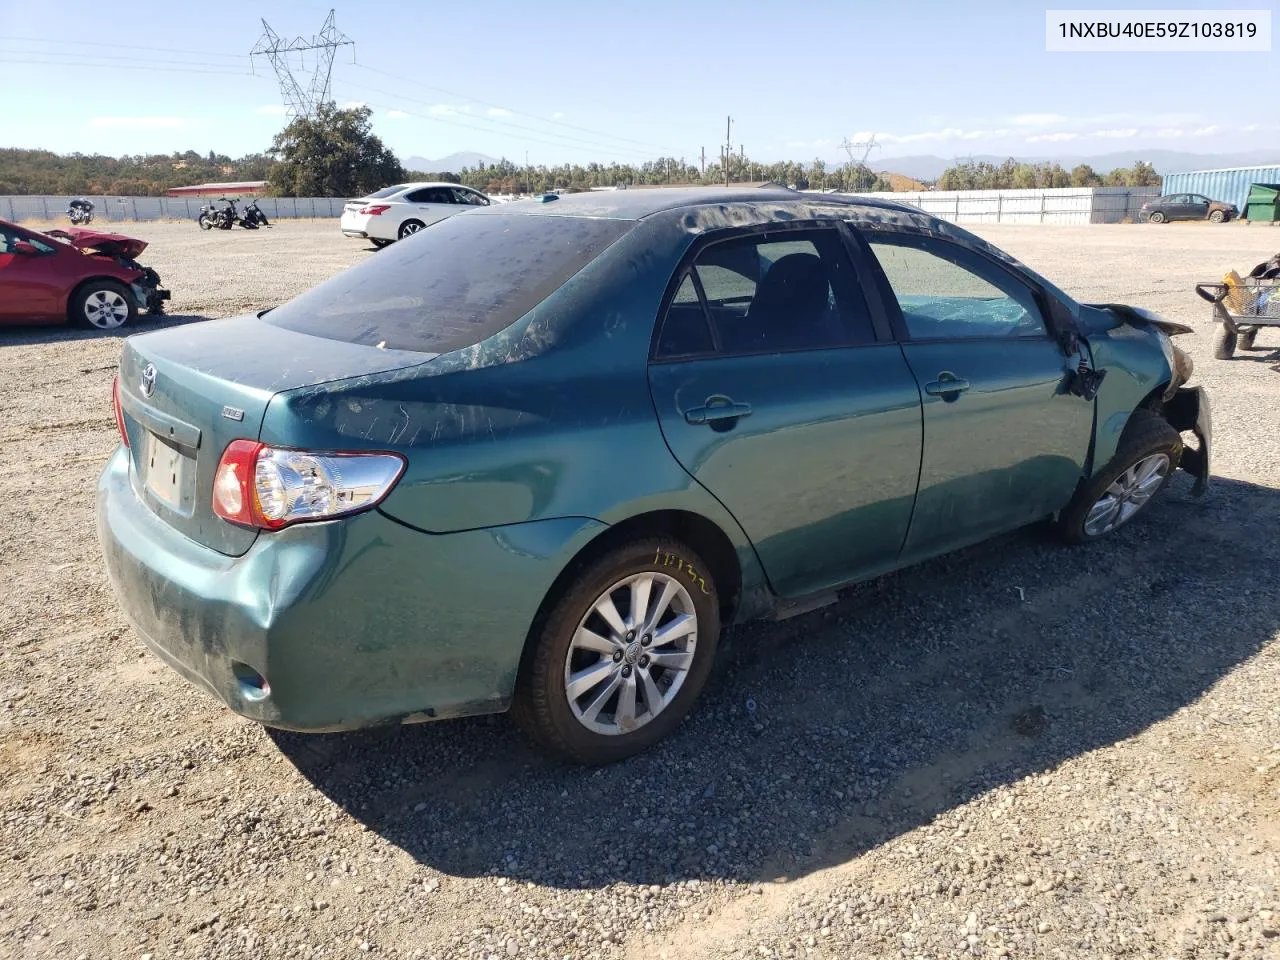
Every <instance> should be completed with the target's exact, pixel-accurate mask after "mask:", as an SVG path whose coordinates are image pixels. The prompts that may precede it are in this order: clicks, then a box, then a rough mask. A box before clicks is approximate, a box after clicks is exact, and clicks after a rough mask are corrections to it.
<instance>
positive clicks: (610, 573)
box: [511, 537, 720, 765]
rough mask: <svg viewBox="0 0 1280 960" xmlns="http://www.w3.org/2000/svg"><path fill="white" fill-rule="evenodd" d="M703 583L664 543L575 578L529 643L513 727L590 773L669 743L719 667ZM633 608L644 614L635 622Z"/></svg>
mask: <svg viewBox="0 0 1280 960" xmlns="http://www.w3.org/2000/svg"><path fill="white" fill-rule="evenodd" d="M708 571H709V568H708V567H707V565H706V564H705V563H704V562H703V561H702V559H701V558H700V557H699V556H698V555H697V554H696V553H694V552H693V551H692V550H691V549H690V548H689V547H688V546H686V545H685V544H683V543H681V542H680V541H678V540H674V539H672V538H670V537H655V538H652V539H646V540H640V541H637V542H634V543H629V544H625V545H622V546H619V547H617V548H615V549H613V550H610V551H609V552H608V553H606V554H604V555H603V556H601V557H599V558H597V559H596V560H593V561H591V562H590V563H588V564H586V565H585V566H584V567H582V569H580V570H578V571H577V572H576V574H575V575H574V576H573V578H572V580H571V581H570V582H569V584H568V585H567V586H566V587H565V588H564V589H563V591H562V592H561V593H560V595H559V596H558V597H557V598H556V599H555V600H554V601H553V603H552V605H551V608H550V612H549V613H548V614H547V615H546V617H545V618H543V619H542V621H541V625H540V626H539V627H536V628H535V632H534V633H533V634H532V635H531V636H530V639H529V644H530V645H529V647H528V648H527V649H526V651H525V657H524V662H523V663H522V665H521V670H520V677H519V679H518V680H517V682H516V690H515V697H514V699H513V701H512V706H511V713H512V717H513V719H515V721H516V723H518V724H519V725H520V727H521V728H523V729H524V731H525V732H526V733H527V734H528V735H529V736H530V737H532V738H533V739H534V740H536V741H537V742H539V743H540V744H542V745H543V746H545V747H547V748H549V749H551V750H554V751H556V752H557V753H560V754H562V755H564V756H566V757H568V758H570V759H572V760H575V761H577V762H578V763H583V764H588V765H595V764H602V763H612V762H614V761H617V760H622V759H623V758H625V757H629V756H632V755H633V754H636V753H639V752H640V751H642V750H645V749H647V748H648V747H650V746H652V745H653V744H654V743H656V742H657V741H659V740H661V739H662V738H663V737H665V736H666V735H667V734H669V733H670V732H671V731H672V730H673V729H675V727H676V726H678V725H679V723H680V721H681V720H683V719H684V717H685V716H686V715H687V714H688V713H689V711H690V709H691V708H692V706H693V704H694V701H695V700H697V698H698V694H699V693H700V692H701V691H702V687H703V685H704V684H705V683H706V680H707V676H708V675H709V674H710V672H711V666H712V663H713V661H714V659H715V652H716V643H717V641H718V640H719V637H720V605H719V597H718V596H717V593H716V585H715V583H714V582H713V581H712V580H711V578H710V576H709V573H708ZM645 584H647V585H645ZM632 602H636V603H643V604H644V610H643V611H642V612H639V613H633V611H632V610H631V604H632ZM619 603H621V606H618V604H619ZM600 610H605V611H606V612H607V613H608V614H609V618H608V619H606V618H605V617H604V616H602V615H601V614H600V612H599V611H600ZM610 622H612V623H614V624H615V626H614V627H611V626H610V625H609V624H610ZM664 633H665V636H666V637H668V638H669V639H664ZM649 638H652V639H649ZM660 660H662V661H665V662H664V663H660V662H659V661H660ZM571 677H574V678H576V679H575V680H573V681H571V679H570V678H571ZM571 687H577V692H576V694H575V693H573V692H572V690H571ZM624 702H625V705H624ZM593 711H594V712H593Z"/></svg>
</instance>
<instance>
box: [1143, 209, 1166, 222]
mask: <svg viewBox="0 0 1280 960" xmlns="http://www.w3.org/2000/svg"><path fill="white" fill-rule="evenodd" d="M1147 219H1148V220H1150V221H1151V222H1152V223H1164V214H1163V213H1161V212H1160V211H1159V210H1157V211H1156V212H1155V213H1153V214H1151V216H1150V217H1148V218H1147Z"/></svg>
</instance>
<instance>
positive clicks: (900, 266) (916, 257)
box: [867, 234, 1046, 340]
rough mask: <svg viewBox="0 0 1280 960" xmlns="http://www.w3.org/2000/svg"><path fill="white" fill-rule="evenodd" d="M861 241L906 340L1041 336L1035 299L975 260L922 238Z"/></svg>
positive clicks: (959, 250)
mask: <svg viewBox="0 0 1280 960" xmlns="http://www.w3.org/2000/svg"><path fill="white" fill-rule="evenodd" d="M867 240H868V242H869V243H870V246H871V251H872V253H874V254H875V257H876V260H878V261H879V263H880V267H881V268H882V269H883V270H884V273H885V276H886V277H887V278H888V280H889V286H890V287H892V288H893V293H894V296H895V297H897V300H898V306H899V307H900V308H901V309H902V319H903V321H904V322H905V323H906V327H907V334H908V335H909V336H910V337H911V339H912V340H969V339H975V338H1014V337H1042V336H1045V335H1046V330H1045V326H1044V321H1043V319H1042V318H1041V316H1040V309H1039V307H1038V306H1037V304H1036V299H1035V295H1034V294H1033V293H1032V292H1031V291H1030V290H1029V289H1027V288H1026V287H1024V286H1022V285H1021V284H1019V283H1018V282H1017V281H1016V280H1014V279H1013V278H1012V277H1009V276H1008V275H1007V274H1005V273H1004V271H1002V270H1000V269H999V268H998V267H995V266H993V265H991V264H988V263H986V262H985V261H983V260H982V258H981V257H979V256H977V255H975V254H972V253H970V252H969V251H966V250H964V249H962V248H960V247H957V246H955V245H954V244H950V243H947V242H945V241H941V240H931V239H928V238H925V237H916V236H907V235H899V236H895V237H891V238H890V237H885V236H880V237H877V236H875V235H874V234H872V235H869V236H867Z"/></svg>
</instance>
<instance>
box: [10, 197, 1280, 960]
mask: <svg viewBox="0 0 1280 960" xmlns="http://www.w3.org/2000/svg"><path fill="white" fill-rule="evenodd" d="M136 232H137V233H138V234H139V235H141V236H143V237H145V238H146V239H148V240H150V241H152V243H153V246H152V248H151V249H150V250H148V251H147V254H146V257H145V259H146V260H147V262H149V263H151V264H152V265H154V266H155V267H156V268H157V269H158V270H159V271H160V273H161V275H162V277H164V279H165V281H166V283H167V284H168V285H169V286H170V287H171V288H172V289H173V291H174V300H173V303H172V307H171V313H172V314H174V315H175V318H174V319H173V320H171V321H169V322H182V319H183V318H186V319H191V318H206V317H219V316H225V315H228V314H231V313H234V312H237V311H242V310H245V309H248V308H255V307H261V306H267V305H270V304H272V303H276V302H278V301H280V300H281V299H283V298H285V297H287V296H289V295H291V294H293V293H296V292H298V291H300V290H302V289H304V288H306V287H307V286H309V285H310V284H312V283H314V282H316V281H318V280H320V279H322V278H323V277H325V276H328V275H330V274H332V273H333V272H334V271H336V270H338V269H340V268H342V267H344V266H346V265H348V264H350V263H352V262H354V261H356V260H358V259H360V258H361V257H363V256H366V255H368V252H367V251H365V250H364V249H363V248H362V245H360V244H357V243H354V242H351V241H346V240H344V239H343V238H342V237H341V236H339V235H338V233H337V230H336V228H335V226H334V225H333V224H332V223H296V222H284V223H281V224H280V225H278V226H277V227H275V228H274V229H272V230H269V231H259V232H258V233H247V232H243V231H241V232H235V233H232V234H205V233H200V232H199V231H198V230H196V229H195V228H194V226H192V225H191V224H179V225H169V224H152V225H139V226H138V229H137V231H136ZM981 232H982V233H984V234H985V235H986V236H988V237H989V238H990V239H992V240H994V241H995V242H996V243H998V244H1001V245H1002V246H1004V247H1006V248H1007V249H1009V250H1010V251H1011V252H1013V253H1014V254H1015V255H1017V256H1019V257H1021V258H1023V259H1024V260H1025V261H1026V262H1027V263H1029V264H1030V265H1032V266H1033V267H1036V268H1038V269H1041V270H1042V271H1044V272H1045V273H1046V274H1047V275H1048V276H1050V277H1052V278H1054V279H1055V280H1056V281H1057V282H1059V283H1060V284H1061V285H1062V286H1064V287H1065V288H1066V289H1067V290H1068V291H1070V292H1072V293H1073V294H1076V295H1079V296H1082V297H1085V298H1088V299H1099V300H1104V299H1112V298H1114V299H1124V300H1129V301H1131V302H1134V303H1138V304H1141V305H1145V306H1149V307H1151V308H1154V309H1156V310H1158V311H1160V312H1162V313H1164V314H1165V315H1167V316H1168V317H1170V318H1171V319H1175V320H1181V321H1185V322H1189V323H1192V324H1194V325H1195V326H1196V333H1195V334H1194V335H1192V336H1188V337H1184V338H1182V340H1181V341H1180V342H1181V343H1183V344H1184V345H1185V346H1186V347H1187V348H1188V349H1189V350H1190V351H1191V352H1192V353H1193V355H1194V357H1195V360H1196V365H1197V378H1198V379H1199V380H1200V381H1201V382H1203V383H1205V384H1207V385H1208V387H1209V389H1210V390H1211V393H1212V399H1213V405H1214V418H1215V423H1216V430H1217V437H1216V451H1215V452H1216V458H1217V459H1216V463H1215V473H1216V474H1217V476H1218V480H1217V482H1216V485H1215V487H1214V489H1213V490H1212V491H1211V493H1210V494H1209V495H1208V496H1206V497H1205V498H1203V499H1201V500H1192V499H1191V498H1190V497H1189V496H1188V490H1189V487H1190V483H1189V480H1188V478H1186V477H1185V476H1180V477H1179V478H1178V480H1177V481H1176V482H1175V484H1174V485H1173V486H1172V487H1171V489H1170V490H1169V492H1168V494H1167V495H1166V496H1165V498H1164V499H1163V501H1162V502H1161V503H1160V504H1159V505H1158V506H1157V507H1156V508H1154V509H1153V510H1152V512H1151V513H1150V515H1149V516H1148V517H1147V518H1146V519H1145V520H1144V521H1142V522H1140V523H1137V524H1135V525H1134V526H1131V527H1127V528H1125V529H1124V530H1123V531H1122V532H1121V533H1120V534H1119V535H1117V536H1115V537H1113V538H1111V539H1110V540H1108V541H1107V542H1105V543H1103V544H1098V545H1096V546H1092V547H1087V548H1076V549H1067V548H1063V547H1060V546H1058V545H1056V544H1055V543H1053V542H1052V541H1051V540H1049V539H1048V538H1046V537H1045V536H1044V534H1043V533H1042V532H1038V531H1035V530H1028V531H1023V532H1019V533H1016V534H1013V535H1009V536H1006V537H1003V538H1001V539H999V540H997V541H994V542H991V543H988V544H985V545H982V546H980V547H977V548H974V549H970V550H967V551H964V552H962V553H960V554H955V555H952V556H949V557H945V558H942V559H940V560H937V561H934V562H931V563H929V564H927V565H925V566H922V567H918V568H915V569H912V570H909V571H905V572H902V573H899V574H896V575H892V576H887V577H883V578H881V579H879V580H876V581H873V582H871V583H867V584H864V585H861V586H860V587H858V588H855V589H854V590H851V591H850V592H849V595H848V596H847V597H846V598H845V599H844V600H842V601H841V602H840V603H839V604H838V605H835V606H833V607H828V608H826V609H825V610H822V611H818V612H815V613H812V614H809V615H806V616H804V617H800V618H796V619H794V620H789V621H786V622H784V623H781V624H759V625H753V626H750V627H748V628H745V629H741V630H738V631H736V632H735V633H734V634H733V636H732V637H731V638H730V639H731V641H732V642H730V643H729V644H728V645H727V647H726V649H725V652H724V656H723V663H722V664H720V666H719V668H718V671H717V673H716V674H715V675H714V676H713V679H712V681H711V683H710V684H709V685H708V688H707V691H706V693H705V695H704V698H703V702H702V704H701V706H700V709H699V710H698V711H697V712H696V714H695V715H694V716H693V717H692V718H691V719H690V720H689V721H688V722H687V723H686V724H685V725H684V726H683V727H682V728H681V729H680V730H679V731H678V732H677V733H676V734H675V735H674V736H672V737H671V738H670V739H669V740H668V741H667V742H665V743H663V744H662V745H660V746H659V747H658V748H657V749H655V750H653V751H652V752H650V753H648V754H646V755H644V756H642V757H639V758H636V759H634V760H631V761H629V762H626V763H623V764H619V765H616V766H613V767H610V768H607V769H601V770H581V769H576V768H572V767H567V766H564V765H561V764H558V763H556V762H553V761H550V760H548V759H547V758H545V757H544V756H542V755H541V754H539V753H538V752H537V751H535V750H534V749H532V748H531V747H529V746H528V745H527V744H526V743H525V742H524V741H523V740H522V739H521V737H520V736H519V735H518V734H517V733H516V732H515V731H513V729H512V728H511V725H510V724H509V723H508V721H507V720H506V718H505V717H494V718H484V719H479V720H472V721H461V722H452V723H441V724H435V725H428V726H422V727H412V728H403V729H395V730H387V731H379V732H376V733H368V734H355V735H344V736H322V737H306V736H298V735H291V734H281V733H272V732H268V731H266V730H264V729H262V728H260V727H258V726H255V725H253V724H251V723H249V722H247V721H243V720H240V719H239V718H237V717H235V716H233V715H231V714H230V713H229V712H227V711H226V710H224V709H223V708H222V707H220V706H219V705H218V704H216V703H215V702H214V701H213V700H212V699H211V698H209V697H208V696H206V695H205V694H203V693H200V692H197V691H195V690H194V689H192V688H191V687H189V686H188V685H187V684H185V683H184V682H183V681H181V680H179V679H178V678H177V677H176V676H175V675H174V674H172V673H171V672H170V671H169V670H168V669H166V668H164V667H162V666H161V665H160V664H159V663H158V662H157V661H156V660H155V659H154V658H153V657H151V656H150V655H149V654H147V653H145V652H144V650H143V648H142V646H141V644H140V643H139V642H138V641H137V640H136V639H135V638H134V637H133V635H132V634H131V632H130V631H129V629H128V627H127V626H126V624H125V622H124V620H123V619H122V618H121V616H120V614H119V613H118V612H117V610H116V608H115V605H114V603H113V601H112V599H111V596H110V594H109V591H108V588H107V586H106V583H105V581H104V577H103V574H102V572H101V568H100V563H99V559H98V548H97V543H96V540H95V535H94V529H93V514H92V495H91V491H92V484H93V482H94V479H95V477H96V475H97V472H98V470H99V469H100V467H101V464H102V462H103V461H104V460H105V458H106V457H107V455H108V454H109V452H110V450H111V449H112V447H113V446H114V444H115V433H114V425H113V422H112V416H111V409H110V396H109V394H110V383H111V376H112V371H113V367H114V364H115V362H116V359H117V357H118V355H119V349H120V343H119V340H118V339H117V338H113V337H107V336H101V335H90V334H86V333H82V332H78V331H37V330H8V331H5V332H3V333H0V399H2V401H3V404H4V409H5V410H6V411H7V414H6V417H5V420H4V423H3V425H0V483H2V484H3V489H4V490H5V491H7V493H8V502H7V503H6V510H5V513H4V517H5V522H4V523H3V525H0V583H3V584H4V588H3V589H4V593H3V603H2V604H0V705H2V706H0V770H3V772H4V776H3V778H2V779H0V956H14V957H17V956H22V957H58V958H63V957H65V958H71V960H76V958H84V960H89V958H98V957H113V958H117V957H119V958H139V960H146V958H152V960H160V958H168V957H184V958H196V957H318V956H325V957H359V956H364V955H366V954H383V955H386V956H392V957H423V958H440V960H445V958H490V957H496V958H508V957H557V958H559V957H573V958H579V957H581V958H591V957H600V958H640V957H644V958H646V960H647V958H655V957H656V958H667V960H684V958H689V960H694V958H723V957H761V958H767V957H803V958H833V960H834V958H849V957H869V958H870V957H906V958H916V957H930V958H932V957H958V956H974V955H981V956H997V957H998V956H1010V957H1081V958H1084V957H1088V958H1106V957H1115V958H1118V957H1143V958H1147V957H1153V958H1193V957H1263V956H1280V891H1277V888H1276V884H1277V882H1278V879H1277V871H1278V870H1280V816H1278V814H1280V692H1278V691H1277V680H1280V645H1278V644H1277V636H1278V633H1277V631H1278V630H1280V589H1278V588H1280V540H1278V539H1277V538H1276V536H1275V530H1276V525H1277V523H1280V423H1277V399H1278V398H1280V350H1277V349H1276V347H1277V346H1280V335H1276V334H1267V333H1264V334H1263V335H1262V337H1261V346H1260V347H1259V349H1257V350H1254V351H1252V352H1250V353H1247V354H1245V355H1243V356H1242V357H1241V358H1240V359H1238V360H1236V361H1233V362H1230V363H1225V362H1219V361H1214V360H1212V359H1211V358H1210V355H1209V349H1208V341H1209V329H1210V328H1209V324H1208V323H1207V322H1206V318H1207V308H1206V307H1205V305H1204V304H1203V303H1202V302H1201V301H1199V300H1197V299H1196V298H1195V296H1194V294H1193V293H1192V290H1191V287H1192V283H1193V282H1194V281H1196V280H1211V279H1214V278H1215V277H1217V276H1220V275H1221V274H1222V272H1223V271H1224V270H1225V269H1227V268H1229V267H1236V268H1238V269H1239V268H1244V269H1247V268H1248V267H1251V266H1252V265H1253V264H1254V263H1256V262H1257V261H1259V260H1261V259H1263V258H1264V257H1266V256H1268V255H1270V254H1273V253H1275V252H1276V249H1277V248H1280V231H1272V230H1265V229H1262V228H1257V227H1254V228H1249V227H1244V226H1228V227H1219V228H1209V227H1202V226H1201V225H1186V226H1183V225H1173V226H1167V227H1163V228H1154V227H1094V228H1087V227H1081V228H1068V227H1004V228H998V229H997V228H989V229H984V230H982V231H981ZM151 323H152V321H145V320H144V321H143V328H144V329H145V328H146V327H147V326H150V325H151Z"/></svg>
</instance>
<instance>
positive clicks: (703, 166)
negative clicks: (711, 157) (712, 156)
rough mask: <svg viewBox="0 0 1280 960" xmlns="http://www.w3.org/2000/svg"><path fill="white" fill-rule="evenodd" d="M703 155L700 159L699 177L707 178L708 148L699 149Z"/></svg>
mask: <svg viewBox="0 0 1280 960" xmlns="http://www.w3.org/2000/svg"><path fill="white" fill-rule="evenodd" d="M698 149H699V150H700V151H701V154H700V155H699V158H698V175H699V176H702V177H705V176H706V175H707V148H706V147H699V148H698Z"/></svg>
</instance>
